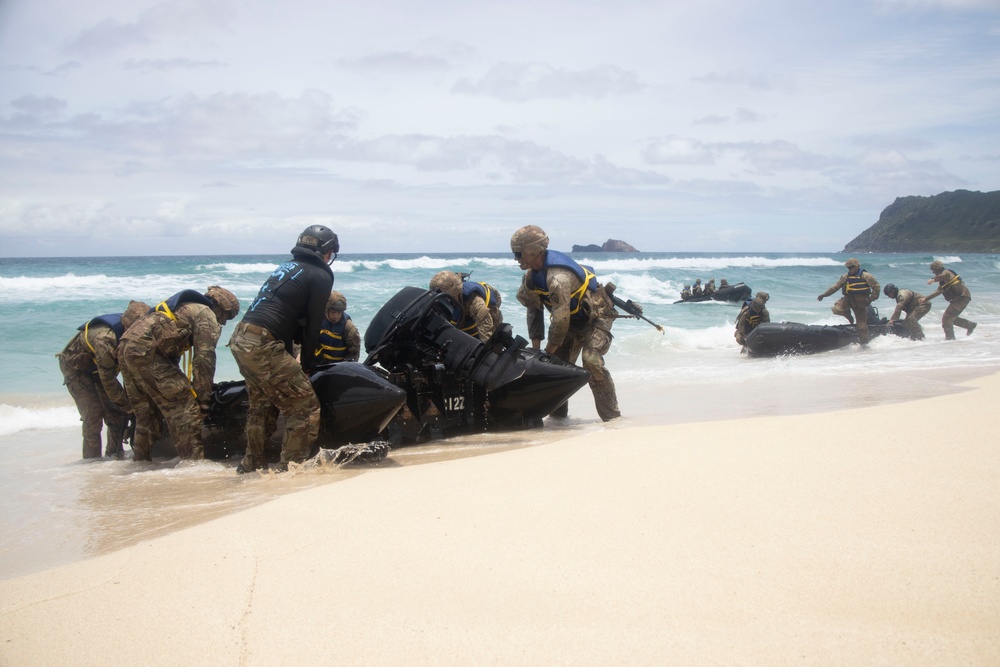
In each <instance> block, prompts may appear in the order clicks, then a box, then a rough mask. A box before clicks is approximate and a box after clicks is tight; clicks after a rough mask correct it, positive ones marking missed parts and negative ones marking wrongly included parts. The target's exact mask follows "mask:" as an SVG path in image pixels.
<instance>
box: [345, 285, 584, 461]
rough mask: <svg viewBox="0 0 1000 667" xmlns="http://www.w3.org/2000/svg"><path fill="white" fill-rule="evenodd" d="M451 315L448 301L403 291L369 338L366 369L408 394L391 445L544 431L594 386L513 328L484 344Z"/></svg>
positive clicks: (368, 333)
mask: <svg viewBox="0 0 1000 667" xmlns="http://www.w3.org/2000/svg"><path fill="white" fill-rule="evenodd" d="M452 308H453V306H452V302H451V300H450V298H449V297H448V296H447V295H446V294H441V293H435V292H429V291H427V290H425V289H420V288H418V287H404V288H403V289H402V290H400V291H399V292H398V293H397V294H396V296H394V297H393V298H392V299H390V300H389V301H388V302H387V303H386V304H385V305H384V306H383V307H382V309H381V310H380V311H379V312H378V313H377V314H376V316H375V317H374V318H373V319H372V322H371V324H370V325H369V326H368V329H367V331H366V332H365V351H367V352H368V353H369V354H368V358H367V359H366V360H365V362H364V363H365V364H366V365H374V364H379V365H380V366H382V367H383V368H384V369H386V370H387V371H388V373H389V380H390V381H391V382H393V383H394V384H396V385H397V386H399V387H401V388H403V389H406V390H407V394H408V396H407V405H406V407H405V408H404V409H403V410H401V411H400V412H399V413H398V414H397V417H396V420H395V427H396V429H395V430H396V433H390V437H392V438H393V439H412V440H417V441H420V440H424V439H426V438H428V437H431V438H433V437H440V436H443V435H445V434H446V431H448V430H456V429H461V430H464V431H467V432H468V431H482V430H486V429H488V428H491V427H501V428H521V427H525V426H528V427H533V426H539V425H540V424H541V419H542V417H545V416H546V415H548V414H549V413H551V412H552V411H553V410H555V408H557V407H558V406H559V405H561V404H562V403H564V402H565V401H566V399H568V398H569V397H570V396H571V395H572V394H573V393H574V392H576V391H577V389H579V388H580V387H582V386H583V385H584V384H586V383H587V381H588V380H589V378H590V375H589V373H587V371H585V370H583V369H582V368H579V367H577V366H573V365H572V364H566V363H564V362H562V361H560V360H559V359H556V358H555V357H552V356H551V355H548V354H544V353H540V352H538V351H537V350H531V349H528V348H527V341H526V340H525V339H524V338H522V337H521V336H514V335H513V334H512V331H511V327H510V325H509V324H505V325H502V326H500V327H498V328H497V331H495V332H494V334H493V336H492V337H491V338H490V340H489V341H487V342H485V343H484V342H482V341H480V340H479V339H478V338H474V337H472V336H470V335H468V334H467V333H465V332H463V331H461V330H459V329H458V328H457V327H456V326H454V325H453V324H451V320H450V318H451V316H452ZM390 428H392V425H390Z"/></svg>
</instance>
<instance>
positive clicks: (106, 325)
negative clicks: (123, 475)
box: [56, 301, 149, 459]
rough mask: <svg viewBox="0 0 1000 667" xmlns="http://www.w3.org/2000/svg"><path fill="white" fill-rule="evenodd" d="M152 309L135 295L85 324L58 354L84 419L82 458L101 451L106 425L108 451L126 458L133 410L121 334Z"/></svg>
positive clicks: (60, 367)
mask: <svg viewBox="0 0 1000 667" xmlns="http://www.w3.org/2000/svg"><path fill="white" fill-rule="evenodd" d="M147 311H149V306H147V305H146V304H144V303H142V302H141V301H131V302H129V304H128V308H126V309H125V312H124V313H120V314H117V313H116V314H112V315H101V316H99V317H95V318H94V319H92V320H90V321H89V322H87V323H86V324H83V325H81V326H80V328H79V329H80V332H79V333H78V334H76V335H75V336H73V338H71V339H70V341H69V343H67V344H66V347H65V348H63V351H62V352H60V353H59V354H57V355H56V357H57V358H58V359H59V370H61V371H62V374H63V384H65V385H66V389H67V390H69V395H70V396H72V397H73V402H74V403H76V409H77V410H78V411H79V412H80V421H81V422H83V458H85V459H93V458H99V457H100V456H101V425H102V424H106V425H107V427H108V428H107V433H106V434H105V437H106V444H105V449H104V455H105V456H107V457H109V458H121V457H122V454H123V451H122V441H123V440H124V437H125V422H126V420H127V417H128V415H130V414H132V405H131V403H129V400H128V396H127V395H126V393H125V388H124V387H122V385H121V383H120V382H118V340H119V338H121V336H122V335H123V334H124V333H125V331H127V330H128V328H129V327H130V326H131V325H132V324H133V323H134V322H135V321H136V320H137V319H139V318H140V317H142V316H143V315H145V314H146V312H147Z"/></svg>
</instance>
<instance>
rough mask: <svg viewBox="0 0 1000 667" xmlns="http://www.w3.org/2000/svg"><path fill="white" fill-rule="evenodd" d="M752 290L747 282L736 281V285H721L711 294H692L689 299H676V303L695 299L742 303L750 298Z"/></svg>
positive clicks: (690, 301)
mask: <svg viewBox="0 0 1000 667" xmlns="http://www.w3.org/2000/svg"><path fill="white" fill-rule="evenodd" d="M750 291H751V290H750V286H749V285H747V284H746V283H736V284H735V285H726V286H725V287H720V288H719V289H717V290H715V291H714V292H712V293H711V294H702V295H701V296H692V297H690V298H687V299H681V300H680V301H674V303H692V302H694V301H727V302H729V303H742V302H743V301H746V300H747V299H749V298H750Z"/></svg>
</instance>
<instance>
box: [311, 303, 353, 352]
mask: <svg viewBox="0 0 1000 667" xmlns="http://www.w3.org/2000/svg"><path fill="white" fill-rule="evenodd" d="M316 357H317V363H321V364H328V363H332V362H334V361H357V360H358V359H360V358H361V332H360V331H358V327H357V326H356V325H355V324H354V320H352V319H351V316H350V315H348V314H347V297H346V296H344V295H343V294H342V293H341V292H338V291H337V290H333V291H332V292H330V298H329V299H328V300H327V302H326V318H325V319H324V320H323V324H322V325H321V326H320V331H319V347H318V348H316Z"/></svg>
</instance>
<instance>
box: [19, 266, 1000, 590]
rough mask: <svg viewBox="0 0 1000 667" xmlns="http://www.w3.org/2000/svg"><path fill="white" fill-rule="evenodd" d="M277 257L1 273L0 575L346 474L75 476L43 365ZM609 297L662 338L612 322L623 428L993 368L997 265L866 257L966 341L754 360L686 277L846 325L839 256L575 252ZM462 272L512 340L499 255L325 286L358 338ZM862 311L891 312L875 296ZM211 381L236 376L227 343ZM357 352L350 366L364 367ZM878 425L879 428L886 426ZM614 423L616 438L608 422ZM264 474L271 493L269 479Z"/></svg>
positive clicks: (513, 308)
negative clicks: (389, 305)
mask: <svg viewBox="0 0 1000 667" xmlns="http://www.w3.org/2000/svg"><path fill="white" fill-rule="evenodd" d="M287 257H288V255H287V254H279V255H269V256H263V255H254V256H192V257H101V258H45V259H0V489H2V490H0V531H2V532H3V534H4V535H5V538H4V542H3V543H2V546H0V577H4V576H13V575H14V574H18V573H21V572H24V571H28V570H31V569H38V568H39V567H43V566H46V565H49V564H54V563H58V562H65V561H66V560H70V559H73V558H79V557H85V556H87V555H90V554H94V553H99V552H101V551H102V550H106V549H110V548H115V547H117V546H121V545H122V544H127V543H133V542H135V541H138V540H141V539H144V538H145V537H149V536H152V535H155V534H161V533H162V532H164V531H167V530H172V529H175V528H177V527H180V526H183V525H187V524H190V523H194V522H199V521H204V520H206V519H208V518H211V517H213V516H218V515H221V514H224V513H227V512H230V511H234V510H235V509H238V508H239V507H242V506H246V505H248V504H255V503H258V502H263V501H265V500H266V499H267V498H269V497H273V496H274V495H277V494H281V493H287V492H290V491H293V490H295V489H298V488H302V487H304V486H309V485H313V484H318V483H329V482H330V481H332V480H336V479H341V478H343V477H345V476H350V475H352V474H357V473H358V470H347V469H324V470H321V471H320V472H321V473H322V474H318V475H309V474H300V475H288V476H268V477H266V478H264V479H263V480H246V479H240V478H237V477H236V476H235V475H234V474H233V471H232V464H231V463H228V462H222V463H217V462H202V463H194V464H188V463H183V464H178V463H177V462H176V461H173V462H162V463H161V464H158V465H157V466H153V467H152V468H149V467H143V468H141V469H139V468H137V466H136V464H132V463H131V462H99V463H82V462H81V461H80V458H79V457H80V436H79V418H78V415H77V413H76V410H75V408H74V407H73V404H72V401H71V400H70V398H69V395H68V394H67V393H66V391H65V389H64V387H63V386H62V377H61V375H60V373H59V369H58V365H57V363H56V359H55V358H54V355H55V354H56V353H57V352H59V351H60V350H61V349H62V347H63V346H64V345H65V344H66V342H67V341H68V340H69V338H70V337H71V336H72V335H73V334H74V333H75V331H76V327H77V326H79V325H80V324H82V323H84V322H85V321H87V320H89V319H90V318H91V317H93V316H95V315H99V314H103V313H110V312H120V311H121V310H123V309H124V308H125V306H126V305H127V303H128V301H129V300H130V299H139V300H143V301H146V302H147V303H150V304H154V303H157V302H159V301H160V300H162V299H164V298H166V297H168V296H170V295H171V294H173V293H175V292H177V291H179V290H181V289H186V288H195V289H199V290H203V289H205V288H207V287H208V286H209V285H214V284H218V285H222V286H223V287H226V288H228V289H230V290H231V291H232V292H234V293H235V294H236V295H237V296H238V297H239V298H240V300H241V302H242V303H243V304H244V306H245V305H246V304H247V303H248V302H249V301H250V300H251V299H252V298H253V296H255V295H256V293H257V290H258V288H259V287H260V285H261V284H262V283H263V281H264V280H265V278H266V277H267V276H268V275H269V274H270V272H271V271H272V270H273V268H274V267H275V266H276V265H277V264H278V263H280V262H282V261H284V260H285V259H287ZM575 258H576V259H577V260H578V261H580V262H581V263H585V264H588V265H590V266H592V267H594V269H595V271H596V273H597V275H598V276H599V277H600V279H601V280H602V281H611V282H614V283H615V284H616V285H617V286H618V292H617V294H618V296H620V297H622V298H626V299H632V300H633V301H635V302H638V303H640V304H642V306H643V307H644V309H645V315H646V317H648V318H649V319H650V320H652V321H654V322H656V323H658V324H660V325H662V326H663V328H664V333H663V334H661V333H659V332H658V331H656V330H655V329H654V328H653V327H652V326H650V325H649V324H647V323H645V322H642V321H639V320H635V319H621V320H619V321H617V322H616V323H615V326H614V334H615V341H614V344H613V345H612V349H611V351H610V353H609V354H608V355H607V357H606V361H607V365H608V368H609V369H610V370H611V371H612V373H613V376H614V378H615V382H616V384H617V386H618V391H619V396H620V401H621V407H622V412H623V414H624V415H625V419H623V420H621V421H622V422H623V423H624V424H625V425H628V424H637V423H672V422H679V421H688V420H705V419H719V418H732V417H741V416H746V415H750V414H781V413H789V412H805V411H811V410H812V411H815V410H828V409H834V408H837V407H853V406H857V405H866V404H882V403H891V402H892V401H895V400H905V399H908V398H916V397H921V396H930V395H934V392H937V391H941V390H942V387H945V388H947V387H950V386H951V385H949V381H950V380H955V381H957V380H960V379H962V378H963V377H968V376H970V375H975V374H982V373H985V372H990V371H992V370H995V369H996V368H998V367H1000V256H998V255H962V256H956V255H951V256H939V255H930V254H871V255H864V256H862V257H861V258H860V259H861V260H862V266H863V267H864V268H866V269H867V270H869V271H870V272H871V273H873V274H874V275H875V276H876V277H877V278H878V280H879V282H880V283H881V284H883V285H884V284H886V283H887V282H892V283H895V284H896V285H897V286H899V287H905V288H909V289H913V290H915V291H917V292H920V293H923V294H929V293H930V292H931V291H932V290H931V288H930V286H928V285H927V284H926V280H927V279H928V278H929V277H930V275H931V274H930V271H929V269H928V264H929V263H930V262H931V261H933V260H934V259H940V260H942V261H944V262H945V264H946V265H947V266H948V267H949V268H952V269H954V270H955V271H957V272H958V273H960V274H961V275H962V277H963V279H964V280H965V281H966V283H967V284H968V285H969V288H970V290H971V291H972V295H973V301H972V304H971V305H970V306H969V308H967V309H966V311H965V316H966V317H968V318H969V319H972V320H974V321H977V322H978V323H979V327H978V329H977V330H976V332H975V334H974V335H973V336H971V337H964V336H963V335H962V332H961V330H960V331H959V332H958V333H959V340H957V341H954V342H945V341H944V340H943V333H942V331H941V328H940V318H941V313H942V312H943V311H944V308H945V302H944V300H943V299H942V298H940V297H939V298H938V299H935V300H934V302H933V307H932V310H931V312H930V313H929V314H928V315H927V316H926V317H925V318H924V319H923V321H922V323H923V326H924V330H925V331H926V333H927V336H928V338H927V340H925V341H919V342H917V341H909V340H904V339H901V338H898V337H894V336H890V337H881V338H876V339H874V340H873V342H872V344H871V345H870V347H869V348H868V349H866V350H863V351H862V350H860V348H858V346H851V347H849V348H845V349H842V350H837V351H833V352H828V353H824V354H817V355H810V356H803V357H780V358H775V359H750V358H747V357H746V356H744V355H741V354H740V353H739V347H738V346H737V345H736V343H735V341H734V339H733V327H734V323H735V319H736V316H737V313H738V306H737V305H736V304H726V303H720V302H714V301H709V302H702V303H692V304H675V303H674V302H675V301H676V300H678V299H679V298H680V290H681V289H682V287H683V286H684V285H685V284H690V283H693V281H694V280H695V279H696V278H701V279H702V281H703V282H706V281H707V280H708V279H709V278H715V279H716V283H718V282H719V280H720V279H722V278H726V279H727V280H728V281H729V282H730V283H736V282H741V281H742V282H745V283H747V284H748V285H750V287H751V288H752V289H753V291H754V292H757V291H766V292H768V293H769V294H770V295H771V298H770V301H769V302H768V309H769V311H770V313H771V319H772V321H782V320H785V321H794V322H803V323H807V324H843V323H844V322H845V321H844V320H843V318H838V317H836V316H834V315H833V314H832V313H831V312H830V307H831V306H832V305H833V302H834V301H835V300H836V298H837V296H836V295H834V296H832V297H829V298H827V299H826V300H824V301H823V302H822V303H820V302H817V301H816V296H817V295H818V294H819V293H821V292H823V291H825V290H826V289H827V287H829V286H830V285H832V284H833V283H834V282H835V281H836V280H837V278H838V277H839V276H840V275H841V274H842V273H843V272H844V267H843V262H844V260H845V259H847V255H842V254H818V253H759V254H756V253H755V254H746V255H741V254H733V253H639V254H624V253H597V254H591V255H587V254H578V255H575ZM442 269H452V270H455V271H463V272H467V273H471V275H472V278H473V279H475V280H482V281H486V282H489V283H490V284H491V285H493V286H494V287H496V288H497V289H499V291H500V292H501V294H502V295H503V307H502V310H503V314H504V320H505V321H506V322H509V323H511V324H512V325H513V327H514V331H515V333H518V334H521V335H526V325H525V316H524V309H523V307H521V306H520V304H518V303H517V300H516V298H515V293H516V290H517V286H518V284H519V282H520V277H521V271H520V270H519V269H518V267H517V264H516V263H515V262H514V261H513V259H512V258H511V256H510V254H509V253H468V254H412V255H402V254H400V255H350V254H345V255H342V256H341V257H340V258H338V260H337V261H336V262H335V263H334V265H333V270H334V273H335V275H336V283H335V288H336V289H338V290H340V291H341V292H343V293H344V294H345V295H346V296H347V298H348V312H349V313H350V314H351V316H352V318H353V319H354V321H355V323H356V324H357V325H358V326H359V328H360V329H361V331H362V335H364V331H365V330H366V327H367V325H368V323H369V322H370V321H371V319H372V317H373V316H374V314H375V313H376V312H377V311H378V309H379V308H380V307H381V306H382V305H383V304H384V303H385V301H387V300H388V299H389V298H390V297H391V296H393V295H394V294H395V293H396V292H397V291H398V290H399V289H400V288H402V287H404V286H408V285H413V286H420V287H425V286H426V285H427V283H428V281H429V280H430V278H431V276H433V275H434V273H436V272H437V271H439V270H442ZM876 306H877V307H878V308H879V309H880V312H881V314H883V315H888V314H889V313H891V311H892V309H893V307H894V304H893V303H892V302H891V301H890V300H889V299H887V298H885V297H882V298H881V299H880V300H879V301H878V302H876ZM234 326H235V323H230V324H229V325H227V327H226V329H225V331H224V332H223V334H222V339H221V341H220V346H219V350H218V369H217V372H216V381H222V380H232V379H239V373H238V370H237V368H236V364H235V362H234V361H233V358H232V356H231V355H230V354H229V353H228V350H227V349H226V348H225V347H224V345H225V342H226V341H227V340H228V338H229V336H230V334H231V333H232V329H233V327H234ZM362 356H363V355H362ZM570 413H571V417H572V418H571V419H570V420H568V421H567V422H565V423H561V424H557V425H552V426H548V425H547V426H546V428H545V429H543V431H546V432H545V433H526V434H517V435H510V436H502V437H501V436H496V435H484V436H467V437H463V438H458V439H452V440H450V441H444V442H439V443H434V444H431V445H427V446H421V447H419V448H415V449H410V448H404V449H405V451H404V450H397V451H396V452H394V453H393V455H392V457H391V458H392V459H393V463H392V464H393V465H398V464H406V463H407V462H412V463H419V462H423V461H427V460H436V458H440V457H448V456H454V455H469V454H475V453H482V452H488V451H493V450H494V448H496V447H504V446H525V445H530V444H534V443H537V442H541V441H544V440H545V438H547V437H553V435H555V436H559V435H562V434H564V433H565V431H566V430H570V431H584V430H587V429H594V428H600V427H601V425H600V422H599V421H598V420H597V417H596V412H595V411H594V409H593V405H592V400H591V397H590V394H589V392H588V391H587V390H586V388H584V389H583V390H582V391H581V392H580V393H578V394H577V395H576V396H575V397H574V398H573V399H572V400H571V404H570ZM887 418H889V415H888V414H887ZM612 427H615V426H612ZM272 477H273V478H274V479H272Z"/></svg>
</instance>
